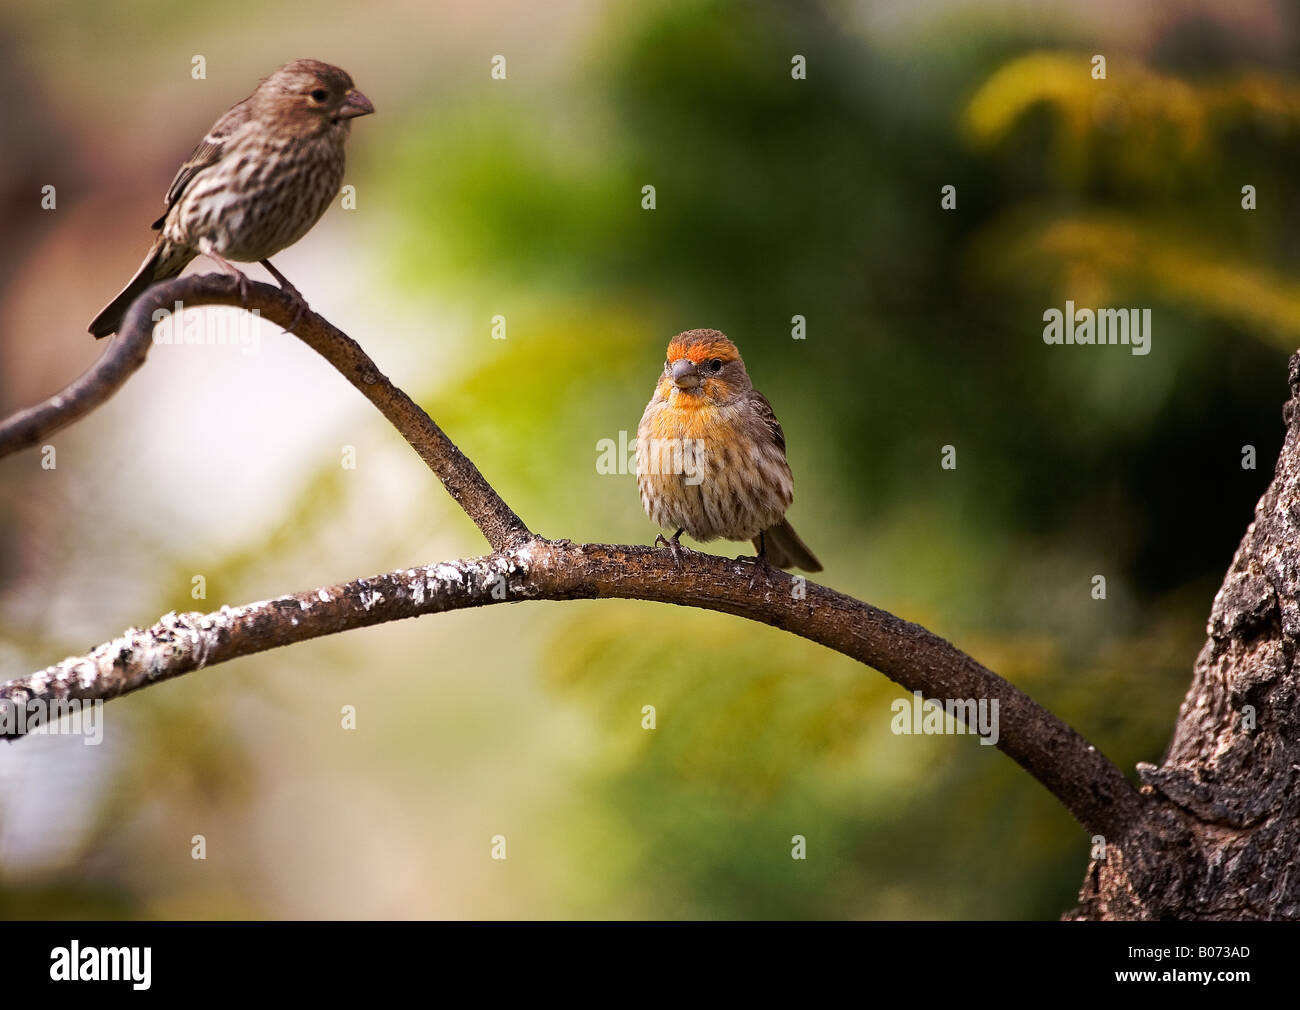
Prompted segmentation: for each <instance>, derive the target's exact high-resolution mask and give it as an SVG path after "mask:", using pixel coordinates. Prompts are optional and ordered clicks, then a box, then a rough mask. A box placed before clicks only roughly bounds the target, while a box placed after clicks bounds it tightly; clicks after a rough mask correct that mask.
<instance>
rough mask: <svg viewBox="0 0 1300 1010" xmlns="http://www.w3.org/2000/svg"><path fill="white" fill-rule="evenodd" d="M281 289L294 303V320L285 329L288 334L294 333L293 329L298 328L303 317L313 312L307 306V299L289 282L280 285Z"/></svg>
mask: <svg viewBox="0 0 1300 1010" xmlns="http://www.w3.org/2000/svg"><path fill="white" fill-rule="evenodd" d="M280 289H281V290H282V291H283V292H284V293H285V294H286V295H288V296H289V301H291V302H292V303H293V318H292V319H290V320H289V325H288V326H286V327H285V328H284V331H285V332H286V333H292V332H293V328H294V327H295V326H297V325H298V324H299V323H300V322H301V321H302V317H303V316H304V315H306V314H307V313H308V312H310V311H311V306H310V305H308V304H307V299H306V298H304V297H303V296H302V294H301V293H300V292H299V291H298V289H297V288H295V287H294V286H293V285H292V284H290V283H289V282H288V281H285V282H284V283H283V284H281V285H280Z"/></svg>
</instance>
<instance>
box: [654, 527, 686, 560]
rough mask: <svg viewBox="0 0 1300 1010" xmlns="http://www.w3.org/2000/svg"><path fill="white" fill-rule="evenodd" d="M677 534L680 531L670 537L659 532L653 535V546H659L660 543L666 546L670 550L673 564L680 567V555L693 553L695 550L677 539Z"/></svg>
mask: <svg viewBox="0 0 1300 1010" xmlns="http://www.w3.org/2000/svg"><path fill="white" fill-rule="evenodd" d="M679 536H681V533H680V532H678V533H677V534H675V535H674V536H671V537H666V536H664V535H663V534H662V533H660V534H658V535H656V536H655V542H654V546H655V547H659V546H660V545H662V546H664V547H667V548H668V549H669V550H670V551H672V552H673V564H675V565H676V566H677V567H678V568H681V567H682V556H683V555H689V554H694V553H695V552H694V551H693V550H691V549H690V548H689V547H687V546H686V545H685V544H683V543H682V542H681V541H679V540H678V539H677V537H679Z"/></svg>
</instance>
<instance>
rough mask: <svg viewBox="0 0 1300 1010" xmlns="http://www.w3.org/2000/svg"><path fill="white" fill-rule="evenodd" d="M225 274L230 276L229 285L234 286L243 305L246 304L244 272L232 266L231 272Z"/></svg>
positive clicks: (246, 282)
mask: <svg viewBox="0 0 1300 1010" xmlns="http://www.w3.org/2000/svg"><path fill="white" fill-rule="evenodd" d="M227 276H229V277H230V283H231V286H232V287H234V288H235V290H237V291H238V292H239V300H240V301H241V302H243V303H244V304H245V305H247V304H248V278H247V277H246V276H245V275H244V272H243V271H242V270H234V268H232V273H230V274H228V275H227Z"/></svg>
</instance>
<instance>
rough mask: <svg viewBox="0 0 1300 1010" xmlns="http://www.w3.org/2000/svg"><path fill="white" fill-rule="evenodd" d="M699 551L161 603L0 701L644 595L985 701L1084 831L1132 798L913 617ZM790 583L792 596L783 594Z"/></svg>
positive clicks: (1051, 721)
mask: <svg viewBox="0 0 1300 1010" xmlns="http://www.w3.org/2000/svg"><path fill="white" fill-rule="evenodd" d="M754 578H755V574H754V566H753V564H752V563H748V562H741V561H732V560H729V559H726V558H720V557H715V556H713V555H707V554H691V555H687V556H684V557H683V558H682V559H681V560H680V562H679V561H675V560H674V559H673V557H672V555H671V553H670V552H668V551H667V550H659V549H655V548H650V547H634V546H613V545H608V544H572V543H569V542H568V541H550V540H543V539H540V538H537V539H533V540H530V541H528V542H527V543H525V544H523V545H521V546H518V547H516V548H513V549H511V550H509V551H505V552H500V553H497V554H492V555H489V556H487V557H483V558H474V559H469V560H462V561H452V562H445V563H442V564H436V565H429V566H426V567H421V568H410V569H406V570H403V571H397V572H390V573H388V574H386V575H378V576H375V577H373V578H369V579H359V580H357V581H355V582H350V583H346V584H344V585H335V586H328V587H326V588H323V589H318V590H313V591H311V592H307V593H300V594H298V595H294V596H282V597H279V598H278V599H274V600H267V601H264V602H262V603H253V604H249V605H247V606H242V607H234V608H230V607H223V608H222V609H221V610H220V611H218V612H216V613H211V614H199V613H188V614H176V613H170V614H168V615H167V616H165V617H164V618H163V619H162V620H161V621H160V622H159V623H158V624H156V625H154V627H152V628H150V629H148V630H146V631H138V630H135V629H132V630H131V631H128V632H127V633H126V634H125V635H124V636H123V637H121V638H118V639H115V640H114V641H112V642H108V643H105V644H104V645H101V646H100V647H99V648H97V649H95V650H94V651H93V652H91V653H89V654H88V655H86V656H80V657H73V658H70V659H66V660H64V661H63V662H62V663H59V664H56V665H55V666H51V667H49V668H48V669H46V670H42V671H41V672H39V673H35V674H32V675H31V676H28V677H23V678H19V679H17V680H11V681H9V682H8V683H7V684H4V685H0V703H3V702H4V701H5V700H8V701H10V702H12V703H13V704H15V705H25V704H26V703H27V702H28V701H30V700H33V699H35V700H37V701H40V702H48V701H52V700H55V699H64V698H77V699H81V700H83V701H89V700H94V699H108V698H114V697H117V696H118V695H122V694H126V693H128V692H130V691H135V690H138V689H140V688H143V687H147V686H148V685H150V684H154V683H157V682H158V681H161V680H166V679H169V678H171V677H177V676H180V675H181V674H184V673H188V672H190V671H193V670H198V669H201V668H203V667H205V666H212V665H214V664H216V663H222V662H226V661H227V660H231V659H235V658H236V657H239V656H246V655H249V654H250V653H255V652H263V651H265V650H267V649H273V648H277V647H279V646H282V645H289V644H291V643H294V642H301V641H306V640H307V639H311V638H317V637H320V636H322V635H330V634H335V633H337V632H341V631H348V630H350V629H352V628H361V627H366V626H368V625H373V624H381V623H384V622H387V621H395V620H400V619H402V618H406V617H416V616H419V615H421V614H432V613H441V612H443V611H448V610H459V609H463V608H467V607H479V606H487V605H490V604H493V603H504V602H518V601H521V600H568V599H579V598H584V599H585V598H618V599H636V600H654V601H657V602H661V603H673V604H677V605H679V606H687V607H700V608H703V609H706V610H716V611H721V612H722V613H727V614H734V615H735V616H737V617H744V618H747V619H749V620H752V621H758V622H760V623H763V624H770V625H773V626H774V627H777V628H782V629H784V630H786V631H789V632H792V633H793V634H796V635H800V636H802V637H803V638H807V639H810V640H812V641H814V642H818V643H820V644H822V645H825V646H827V647H828V648H831V649H834V650H835V651H836V652H840V653H843V654H844V655H846V656H850V657H852V658H853V659H857V660H859V661H861V662H862V663H865V664H866V665H867V666H871V667H874V668H875V669H877V670H879V671H880V672H881V673H883V674H885V676H887V677H889V678H890V679H891V680H893V681H895V682H897V683H898V684H900V685H902V686H903V687H904V688H906V689H908V690H909V691H921V692H922V693H923V694H924V695H925V696H926V697H927V698H938V699H948V698H975V699H980V698H983V699H990V700H992V699H997V701H998V716H999V738H998V742H997V746H998V747H999V748H1000V749H1001V750H1003V751H1004V752H1005V753H1006V754H1008V755H1010V756H1011V757H1012V758H1013V759H1015V761H1016V762H1017V763H1019V764H1020V765H1021V766H1022V767H1023V768H1024V769H1025V770H1026V771H1028V772H1029V773H1030V774H1031V775H1033V776H1034V777H1035V778H1036V779H1038V780H1039V781H1040V782H1041V783H1042V784H1043V785H1044V786H1046V787H1047V789H1048V790H1050V791H1051V792H1052V794H1053V795H1055V796H1056V797H1057V798H1058V799H1059V800H1060V801H1061V802H1062V803H1064V804H1065V806H1066V807H1067V808H1068V809H1069V811H1070V812H1071V813H1072V814H1073V815H1074V816H1075V817H1076V818H1077V819H1078V820H1079V822H1080V823H1081V824H1083V825H1084V827H1086V828H1087V829H1088V830H1089V831H1093V832H1099V833H1102V834H1105V835H1107V836H1108V837H1110V838H1112V839H1119V838H1122V837H1123V836H1124V835H1125V834H1126V833H1127V832H1128V831H1129V830H1130V829H1131V828H1132V827H1133V825H1135V824H1136V823H1138V822H1139V821H1140V820H1141V818H1142V817H1143V815H1144V813H1145V807H1146V801H1145V799H1144V798H1143V797H1142V796H1141V795H1140V794H1139V793H1138V792H1137V790H1136V789H1135V788H1134V787H1133V786H1132V785H1131V784H1130V783H1129V781H1128V780H1127V779H1126V778H1125V777H1124V775H1123V773H1122V772H1121V771H1120V770H1119V769H1118V768H1116V767H1115V765H1113V764H1112V763H1111V762H1110V761H1109V760H1107V759H1106V758H1105V757H1104V756H1103V755H1102V754H1101V752H1100V751H1098V750H1097V749H1096V748H1095V747H1093V746H1092V745H1091V744H1089V743H1088V742H1087V741H1086V740H1085V739H1083V737H1081V736H1080V735H1079V734H1078V733H1076V732H1075V731H1074V730H1073V729H1071V728H1070V727H1069V726H1067V725H1066V724H1065V723H1064V722H1062V721H1061V720H1060V719H1058V718H1057V717H1056V716H1054V715H1052V713H1051V712H1049V711H1047V710H1046V709H1045V708H1043V707H1042V706H1041V705H1039V704H1038V703H1037V702H1035V701H1034V700H1033V699H1031V698H1030V697H1028V696H1027V695H1026V694H1024V693H1023V692H1022V691H1020V690H1019V689H1018V688H1016V687H1014V686H1013V685H1012V684H1010V683H1008V682H1007V681H1005V680H1003V679H1002V678H1001V677H999V676H998V675H997V674H995V673H993V672H992V671H990V670H988V669H987V668H985V667H984V666H982V665H980V664H979V663H977V662H976V661H975V660H974V659H972V658H971V657H970V656H968V655H966V653H964V652H962V651H961V650H959V649H957V648H956V647H955V646H953V645H951V644H949V643H948V642H946V641H944V640H943V639H942V638H939V637H938V636H937V635H935V634H933V633H932V632H930V631H927V630H926V629H925V628H922V627H920V626H919V625H916V624H912V623H910V622H908V621H904V620H901V619H899V618H897V617H895V616H894V615H892V614H890V613H887V612H886V611H883V610H880V609H878V608H876V607H873V606H870V605H869V604H866V603H862V602H860V601H858V600H855V599H852V598H851V597H848V596H844V595H843V594H841V593H837V592H835V591H834V590H831V589H827V588H825V587H824V586H819V585H816V584H814V583H810V582H808V583H805V582H803V580H798V581H796V580H795V579H794V578H792V577H791V576H789V575H786V574H785V573H783V572H773V573H771V575H770V576H767V577H764V576H762V575H760V576H758V580H759V581H758V582H757V583H756V584H755V585H754V588H752V589H751V588H750V586H751V581H752V580H753V579H754ZM796 587H798V588H799V590H800V591H799V592H796V591H795V589H796Z"/></svg>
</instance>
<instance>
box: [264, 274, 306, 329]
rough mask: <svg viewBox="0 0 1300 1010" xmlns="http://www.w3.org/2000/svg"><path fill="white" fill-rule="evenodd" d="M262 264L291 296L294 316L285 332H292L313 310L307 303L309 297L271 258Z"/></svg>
mask: <svg viewBox="0 0 1300 1010" xmlns="http://www.w3.org/2000/svg"><path fill="white" fill-rule="evenodd" d="M261 262H262V266H264V267H266V269H267V271H268V272H269V273H270V274H271V276H272V277H274V278H275V282H276V283H277V284H279V285H280V290H281V291H283V292H284V293H285V294H286V295H288V296H289V302H290V304H291V305H293V318H292V319H290V320H289V325H288V326H286V327H285V328H284V332H285V333H292V332H293V328H294V327H295V326H297V325H298V323H299V322H301V321H302V317H303V316H304V315H305V314H306V313H308V312H310V311H311V306H310V305H308V304H307V299H306V298H304V297H303V296H302V292H301V291H299V290H298V289H297V288H295V287H294V286H293V285H292V284H290V283H289V278H288V277H286V276H285V275H284V274H282V273H280V271H279V270H277V269H276V268H275V267H274V266H272V265H271V261H270V260H262V261H261Z"/></svg>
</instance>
